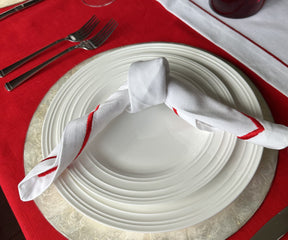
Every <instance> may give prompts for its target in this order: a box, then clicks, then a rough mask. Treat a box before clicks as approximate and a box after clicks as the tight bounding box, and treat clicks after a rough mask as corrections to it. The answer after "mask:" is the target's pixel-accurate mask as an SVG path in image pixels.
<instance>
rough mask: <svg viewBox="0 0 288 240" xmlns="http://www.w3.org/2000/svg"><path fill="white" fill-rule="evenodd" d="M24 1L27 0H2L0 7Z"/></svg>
mask: <svg viewBox="0 0 288 240" xmlns="http://www.w3.org/2000/svg"><path fill="white" fill-rule="evenodd" d="M24 1H26V0H1V1H0V8H3V7H7V6H10V5H14V4H16V3H20V2H24Z"/></svg>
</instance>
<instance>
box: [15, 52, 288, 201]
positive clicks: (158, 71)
mask: <svg viewBox="0 0 288 240" xmlns="http://www.w3.org/2000/svg"><path fill="white" fill-rule="evenodd" d="M163 103H164V104H166V105H167V106H168V107H169V108H170V109H171V110H172V111H174V112H175V114H177V115H178V116H179V117H181V118H183V119H184V120H185V121H187V122H188V123H190V124H191V125H192V126H194V127H196V128H199V129H202V130H208V131H215V130H217V131H219V130H224V131H228V132H230V133H232V134H234V135H236V136H237V137H238V138H240V139H243V140H246V141H249V142H252V143H255V144H260V145H262V146H264V147H268V148H273V149H281V148H285V147H287V146H288V127H286V126H283V125H279V124H274V123H270V122H267V121H265V120H262V119H256V118H253V117H251V116H248V115H246V114H245V113H242V112H239V111H237V110H236V109H233V108H231V107H229V106H226V105H224V104H223V103H221V102H218V101H216V100H214V99H213V98H211V97H209V96H207V95H204V94H202V93H200V92H198V91H197V90H195V89H193V88H192V87H191V86H190V85H189V84H187V83H186V84H184V83H181V82H180V81H177V80H175V79H173V78H171V77H170V76H169V65H168V61H167V60H166V59H165V58H157V59H154V60H150V61H140V62H136V63H133V64H132V65H131V66H130V69H129V74H128V81H127V84H125V85H123V86H122V87H120V89H119V90H118V91H117V92H115V93H114V94H112V95H111V96H110V97H109V98H108V99H107V101H105V102H104V103H103V104H101V105H98V106H97V107H95V110H94V111H93V112H91V113H89V114H87V115H86V116H83V117H81V118H79V119H76V120H73V121H71V122H70V123H69V124H68V125H67V126H66V128H65V130H64V133H63V136H62V138H61V141H60V143H59V144H58V145H57V146H56V148H55V149H54V150H53V151H52V152H51V153H50V154H49V156H48V157H47V158H46V159H44V160H42V161H41V162H40V163H39V164H38V165H36V166H35V167H34V168H33V169H32V170H31V171H30V172H29V173H28V175H27V176H26V177H25V178H24V179H23V180H22V181H21V182H20V183H19V186H18V189H19V194H20V198H21V199H22V200H23V201H29V200H32V199H34V198H36V197H37V196H39V195H40V194H41V193H43V192H44V191H45V190H46V189H47V188H48V187H49V186H50V185H51V184H52V183H53V181H54V180H55V179H56V178H57V177H58V176H59V175H60V174H61V173H62V172H63V171H64V170H65V169H66V168H67V167H68V166H69V164H70V163H71V162H73V161H74V160H76V159H77V157H78V156H79V155H80V154H81V152H82V151H83V150H84V148H85V146H86V145H87V143H88V142H93V138H94V137H95V136H96V135H97V134H98V133H99V132H100V131H101V130H103V129H104V128H105V127H106V126H107V125H108V124H109V122H110V121H111V120H112V119H114V118H115V117H117V116H118V115H120V114H121V113H122V112H123V111H127V112H130V113H136V112H139V111H142V110H144V109H146V108H148V107H151V106H153V105H157V104H163ZM151 117H153V116H151Z"/></svg>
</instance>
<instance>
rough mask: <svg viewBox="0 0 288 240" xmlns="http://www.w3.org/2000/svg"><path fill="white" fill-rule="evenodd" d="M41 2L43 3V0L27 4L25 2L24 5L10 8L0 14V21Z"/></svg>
mask: <svg viewBox="0 0 288 240" xmlns="http://www.w3.org/2000/svg"><path fill="white" fill-rule="evenodd" d="M41 1H43V0H30V1H27V2H25V3H22V4H19V5H17V6H16V7H14V8H11V9H9V10H8V11H6V12H3V13H1V14H0V20H1V19H3V18H6V17H8V16H10V15H11V14H14V13H16V12H19V11H21V10H23V9H26V8H28V7H31V6H33V5H34V4H36V3H38V2H41Z"/></svg>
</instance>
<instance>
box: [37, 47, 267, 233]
mask: <svg viewBox="0 0 288 240" xmlns="http://www.w3.org/2000/svg"><path fill="white" fill-rule="evenodd" d="M155 57H166V58H167V59H168V61H169V64H170V69H171V75H173V76H174V77H175V78H178V79H179V80H183V81H187V82H189V83H190V84H191V85H192V86H193V87H195V88H197V89H198V90H199V91H203V92H205V93H207V94H210V95H213V96H214V97H215V98H217V99H218V100H219V101H224V102H226V103H227V104H230V105H233V106H236V107H237V109H239V110H241V111H244V112H246V113H249V114H252V115H254V116H258V117H259V116H261V108H260V106H259V103H258V101H257V98H256V96H255V95H254V93H253V91H252V89H251V88H250V86H249V85H248V84H247V82H246V80H245V79H244V78H243V77H242V76H241V75H240V74H239V73H238V72H237V71H236V70H235V69H234V68H233V67H231V66H230V65H229V64H227V63H225V62H224V61H223V60H221V59H219V58H217V57H215V56H213V55H212V54H210V53H207V52H205V51H202V50H199V49H195V48H191V47H188V46H184V45H179V44H169V43H149V44H140V45H133V46H127V47H124V48H119V49H116V50H113V51H109V52H107V53H105V54H102V55H101V56H100V57H99V58H96V59H95V60H93V61H91V62H90V63H88V64H87V65H85V66H84V67H82V68H81V69H80V70H79V71H78V72H76V73H75V74H74V75H73V76H72V77H71V78H70V79H69V80H68V81H67V82H66V83H65V84H64V85H63V86H62V88H61V89H60V90H59V92H58V93H57V95H56V96H55V98H54V99H53V101H52V103H51V105H50V107H49V109H48V112H47V115H46V117H45V121H44V125H43V132H42V150H43V154H44V156H45V155H47V154H48V153H49V152H50V151H51V150H52V149H53V148H54V146H55V145H56V144H57V143H58V142H59V140H60V137H61V133H62V132H63V129H64V127H65V125H66V124H67V123H68V122H69V121H71V120H72V119H75V118H77V117H80V116H82V115H84V114H85V113H88V112H90V111H91V110H93V109H94V108H95V106H97V105H98V104H99V103H102V102H104V101H105V99H106V98H107V97H108V96H109V95H110V94H112V93H113V92H114V91H116V90H117V89H118V88H119V87H120V86H121V85H122V84H123V83H124V82H125V81H126V80H127V72H128V69H129V66H130V64H131V63H133V62H135V61H138V60H147V59H152V58H155ZM151 116H152V117H151ZM262 150H263V148H262V147H260V146H255V145H253V144H249V143H247V142H243V141H241V140H237V139H236V138H235V137H233V136H232V135H231V134H228V133H223V132H216V133H209V132H203V131H200V130H197V129H195V128H193V127H192V126H190V125H188V124H187V123H185V122H184V121H183V120H181V119H179V118H178V117H177V116H175V115H174V114H173V113H172V112H171V111H170V110H168V108H166V107H164V106H162V105H159V106H156V107H153V108H151V109H148V110H145V111H143V112H141V113H137V114H128V113H124V114H122V115H121V116H119V117H118V118H116V119H115V120H113V121H112V122H111V123H110V124H109V125H108V127H107V128H106V129H105V130H104V131H103V132H102V133H100V134H99V136H97V138H96V140H95V142H93V143H92V144H91V145H90V146H87V149H86V151H84V152H83V154H81V156H80V157H79V160H77V161H76V162H74V163H73V165H72V166H71V167H69V169H68V170H67V171H66V172H65V173H64V174H63V175H62V176H61V177H60V178H59V179H58V180H57V181H56V186H57V188H58V190H59V191H60V193H61V194H62V195H63V196H64V197H65V198H66V199H67V200H68V202H70V203H71V204H72V205H73V206H75V207H76V208H77V209H78V210H80V211H82V212H83V213H84V214H86V215H88V216H90V217H92V218H93V219H96V220H98V221H101V222H102V223H105V224H108V225H110V226H114V227H118V228H122V229H126V230H134V231H149V232H152V231H170V230H173V229H178V228H184V227H187V226H190V225H194V224H196V223H199V222H200V221H203V220H205V219H207V218H209V217H211V216H213V215H214V214H216V213H217V212H219V211H221V210H222V209H223V208H225V207H226V206H227V205H228V204H230V203H231V202H232V201H233V200H234V199H235V198H236V197H237V196H238V195H239V194H240V193H241V192H242V191H243V190H244V188H245V187H246V186H247V184H248V183H249V181H250V179H251V178H252V176H253V175H254V173H255V171H256V169H257V166H258V164H259V161H260V160H261V156H262Z"/></svg>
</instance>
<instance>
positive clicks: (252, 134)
mask: <svg viewBox="0 0 288 240" xmlns="http://www.w3.org/2000/svg"><path fill="white" fill-rule="evenodd" d="M243 114H244V115H245V116H246V117H248V118H250V119H251V121H252V122H253V123H254V124H255V127H256V129H255V130H253V131H252V132H249V133H247V134H245V135H244V136H240V137H238V138H239V139H242V140H247V139H250V138H252V137H255V136H257V135H258V134H259V133H261V132H263V131H264V130H265V128H264V127H263V126H262V124H261V123H260V122H258V121H257V120H256V119H255V118H253V117H251V116H248V115H247V114H245V113H243Z"/></svg>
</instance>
